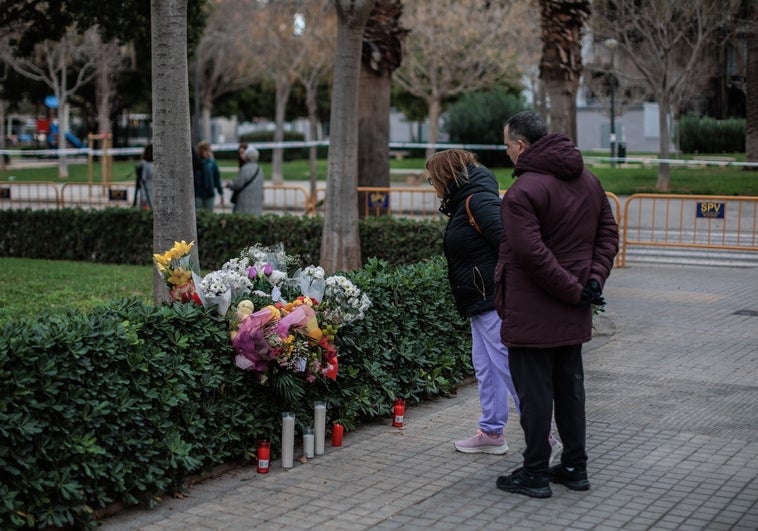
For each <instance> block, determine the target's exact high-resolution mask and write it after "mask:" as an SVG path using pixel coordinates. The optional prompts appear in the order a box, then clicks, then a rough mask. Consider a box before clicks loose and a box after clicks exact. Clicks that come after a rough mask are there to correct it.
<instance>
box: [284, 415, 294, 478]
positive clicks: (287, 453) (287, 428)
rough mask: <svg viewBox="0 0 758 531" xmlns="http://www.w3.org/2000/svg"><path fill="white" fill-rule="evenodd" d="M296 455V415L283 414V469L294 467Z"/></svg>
mask: <svg viewBox="0 0 758 531" xmlns="http://www.w3.org/2000/svg"><path fill="white" fill-rule="evenodd" d="M294 454H295V414H294V413H290V412H285V413H282V468H292V467H293V466H294V461H293V458H294Z"/></svg>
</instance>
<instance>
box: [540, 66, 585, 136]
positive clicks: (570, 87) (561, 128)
mask: <svg viewBox="0 0 758 531" xmlns="http://www.w3.org/2000/svg"><path fill="white" fill-rule="evenodd" d="M544 83H545V90H546V91H547V93H548V96H549V98H550V117H549V120H550V131H551V132H553V133H565V134H566V135H567V136H568V137H569V138H571V140H572V141H573V142H574V143H576V140H577V133H576V87H575V85H576V84H575V83H573V82H571V81H566V80H563V79H545V80H544Z"/></svg>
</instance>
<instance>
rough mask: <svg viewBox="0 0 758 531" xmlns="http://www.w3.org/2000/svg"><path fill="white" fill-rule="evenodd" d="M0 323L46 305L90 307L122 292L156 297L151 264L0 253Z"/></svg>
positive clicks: (31, 316) (29, 316)
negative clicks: (128, 263)
mask: <svg viewBox="0 0 758 531" xmlns="http://www.w3.org/2000/svg"><path fill="white" fill-rule="evenodd" d="M0 269H2V271H3V274H2V276H0V323H2V322H3V321H7V320H9V319H11V318H22V319H34V318H36V316H37V315H38V314H39V313H40V312H42V311H45V310H51V311H54V312H57V311H58V310H60V311H63V310H64V309H66V308H78V309H81V310H85V311H89V310H91V309H93V308H95V307H96V306H99V305H102V304H103V303H106V302H109V301H110V300H112V299H119V298H122V297H138V298H139V299H141V300H144V301H145V302H151V301H152V298H153V268H152V266H133V265H112V264H93V263H86V262H69V261H58V260H55V261H53V260H33V259H30V258H0Z"/></svg>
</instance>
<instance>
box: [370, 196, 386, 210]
mask: <svg viewBox="0 0 758 531" xmlns="http://www.w3.org/2000/svg"><path fill="white" fill-rule="evenodd" d="M368 207H369V208H378V209H382V210H387V209H388V208H389V207H390V194H389V193H388V192H369V194H368Z"/></svg>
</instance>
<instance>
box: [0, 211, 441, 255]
mask: <svg viewBox="0 0 758 531" xmlns="http://www.w3.org/2000/svg"><path fill="white" fill-rule="evenodd" d="M196 218H197V245H198V250H199V252H200V266H201V268H202V269H204V270H210V269H219V268H220V267H221V266H222V265H223V264H224V262H226V261H227V260H228V259H229V258H231V257H234V256H237V255H238V254H239V252H240V251H241V250H242V249H244V248H246V247H249V246H251V245H253V244H255V243H259V244H261V245H264V246H269V245H274V244H277V243H282V244H283V245H284V248H285V249H286V250H287V252H288V253H290V254H292V255H299V256H300V257H301V259H302V261H303V263H304V265H307V264H316V263H318V262H319V253H320V249H321V232H322V228H323V218H322V217H308V216H295V215H284V216H280V215H275V214H267V215H264V216H260V217H255V216H246V215H241V214H220V213H213V212H207V211H204V210H199V211H198V212H197V213H196ZM0 226H2V227H3V231H1V232H0V256H3V257H16V258H39V259H46V260H76V261H85V262H99V263H111V264H148V265H149V264H151V263H152V253H153V248H152V247H153V218H152V213H151V212H148V211H143V210H140V209H123V208H121V209H118V208H111V209H105V210H82V209H60V210H30V209H27V210H0ZM444 228H445V225H444V221H441V220H440V221H422V222H419V221H414V220H409V219H404V218H393V217H389V216H383V217H373V218H366V219H362V220H360V221H359V230H360V235H361V252H362V257H363V262H364V263H366V262H367V261H368V260H369V259H371V258H378V259H380V260H384V261H386V262H388V263H389V264H393V265H399V264H409V263H414V262H418V261H419V260H423V259H425V258H429V257H432V256H436V255H439V254H441V252H442V247H441V245H442V244H441V242H442V234H443V231H444ZM40 234H44V235H45V237H44V238H40V237H39V235H40Z"/></svg>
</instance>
